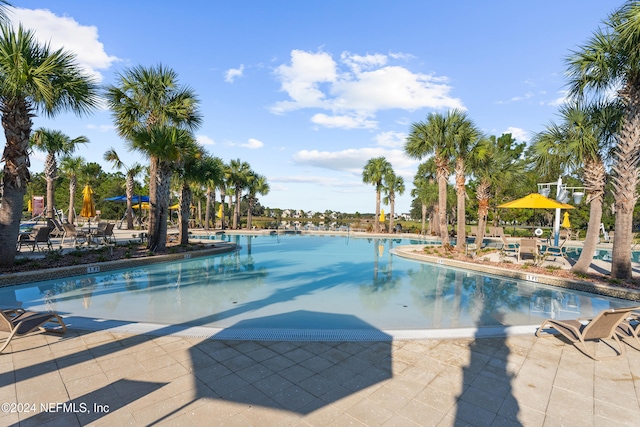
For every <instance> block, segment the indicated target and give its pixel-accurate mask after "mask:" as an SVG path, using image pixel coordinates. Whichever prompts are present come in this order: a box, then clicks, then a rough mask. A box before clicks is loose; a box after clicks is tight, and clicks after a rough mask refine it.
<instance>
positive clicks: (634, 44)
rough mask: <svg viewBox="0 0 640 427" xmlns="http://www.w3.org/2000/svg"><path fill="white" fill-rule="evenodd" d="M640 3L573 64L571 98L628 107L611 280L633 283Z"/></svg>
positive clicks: (620, 12) (617, 17)
mask: <svg viewBox="0 0 640 427" xmlns="http://www.w3.org/2000/svg"><path fill="white" fill-rule="evenodd" d="M639 15H640V2H638V1H627V2H626V3H625V4H624V5H622V6H621V7H620V8H619V9H617V10H616V11H614V12H613V13H612V14H611V15H610V16H609V17H608V19H607V20H606V21H605V22H604V25H605V28H604V29H602V28H599V29H597V30H596V31H595V32H594V34H593V35H592V37H591V38H590V39H589V40H588V41H587V43H586V44H585V45H583V46H581V47H580V48H579V49H578V50H577V51H575V52H573V53H572V54H571V55H570V56H569V58H568V59H567V64H568V75H569V82H570V94H571V95H573V96H575V97H577V98H578V99H584V98H588V97H590V96H596V97H597V96H601V97H604V98H606V97H610V96H611V94H612V93H613V94H614V95H615V96H616V98H617V100H618V101H620V102H621V104H622V105H623V120H622V127H621V129H620V131H619V132H618V134H617V139H618V144H617V148H616V153H615V164H614V166H613V170H614V172H615V175H614V177H613V186H614V193H615V209H616V217H615V218H616V220H615V233H616V238H615V240H614V241H613V254H612V262H611V277H613V278H618V279H629V278H631V277H632V270H631V241H632V237H633V209H634V207H635V203H636V199H637V196H636V191H637V185H638V165H639V164H640V156H638V151H640V138H638V137H637V135H638V132H640V61H639V60H638V59H639V58H640V20H638V19H637V17H638V16H639Z"/></svg>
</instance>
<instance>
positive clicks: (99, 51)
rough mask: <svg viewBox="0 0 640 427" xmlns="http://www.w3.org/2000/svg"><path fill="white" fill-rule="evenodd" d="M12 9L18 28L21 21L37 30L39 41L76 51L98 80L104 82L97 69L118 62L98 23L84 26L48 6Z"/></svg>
mask: <svg viewBox="0 0 640 427" xmlns="http://www.w3.org/2000/svg"><path fill="white" fill-rule="evenodd" d="M11 12H12V13H10V15H9V17H10V18H11V20H12V22H13V23H14V25H15V26H16V27H17V25H18V23H19V22H20V23H22V26H23V27H25V28H28V29H31V30H33V31H34V32H35V35H36V38H37V39H38V41H39V42H40V43H49V44H50V46H51V48H52V49H60V48H63V49H64V50H66V51H69V52H73V53H74V54H75V55H76V58H77V61H78V63H79V64H80V66H81V67H82V68H84V69H85V71H86V73H87V74H89V75H90V76H92V77H94V78H95V79H96V80H97V81H102V74H101V73H100V72H99V71H98V70H105V69H107V68H109V67H110V66H111V65H112V64H113V63H114V62H116V61H119V59H118V58H117V57H115V56H112V55H108V54H107V53H106V52H105V50H104V45H103V44H102V43H101V42H100V41H99V40H98V29H97V28H96V27H95V26H87V25H81V24H80V23H78V22H77V21H76V20H74V19H73V18H70V17H66V16H65V17H62V16H57V15H55V14H53V13H52V12H51V11H49V10H47V9H35V10H31V9H23V8H12V11H11Z"/></svg>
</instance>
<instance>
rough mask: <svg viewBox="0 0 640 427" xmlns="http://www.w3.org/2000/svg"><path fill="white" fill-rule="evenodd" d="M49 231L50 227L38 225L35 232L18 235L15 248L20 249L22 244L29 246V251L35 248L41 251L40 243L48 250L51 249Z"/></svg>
mask: <svg viewBox="0 0 640 427" xmlns="http://www.w3.org/2000/svg"><path fill="white" fill-rule="evenodd" d="M50 233H51V229H50V228H49V227H40V228H38V229H37V230H35V234H30V235H28V234H22V235H20V236H19V238H18V244H17V250H20V249H22V246H31V252H33V251H35V250H36V249H38V250H39V251H41V250H42V248H41V245H44V246H46V247H47V249H48V250H51V249H52V248H51V239H50V238H49V234H50Z"/></svg>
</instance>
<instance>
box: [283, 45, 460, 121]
mask: <svg viewBox="0 0 640 427" xmlns="http://www.w3.org/2000/svg"><path fill="white" fill-rule="evenodd" d="M400 57H402V58H406V57H407V55H402V54H394V55H393V56H391V55H389V56H386V55H382V54H367V55H364V56H363V55H355V54H352V53H349V52H344V53H342V54H341V56H340V60H341V64H342V68H341V67H340V66H339V64H338V63H337V62H336V61H335V60H334V59H333V57H332V56H331V55H330V54H329V53H326V52H318V53H312V52H305V51H301V50H293V51H292V52H291V61H290V64H283V65H280V66H279V67H277V68H276V70H275V75H276V77H277V79H278V80H279V81H280V84H281V90H282V91H283V92H286V93H287V95H288V96H289V99H288V100H285V101H280V102H277V103H276V104H275V105H273V106H272V107H271V111H272V112H273V113H275V114H283V113H286V112H287V111H293V110H298V109H304V108H317V109H323V110H328V111H331V113H332V114H331V115H328V114H319V113H317V114H315V115H313V117H312V121H313V122H314V123H316V124H320V125H323V126H328V127H342V128H347V129H351V128H354V127H372V126H375V125H377V123H376V122H375V121H374V120H371V119H372V118H374V117H375V114H376V112H377V111H380V110H388V109H404V110H408V111H414V110H417V109H420V108H432V109H449V108H458V109H465V107H464V105H463V104H462V101H461V100H460V99H458V98H453V97H451V96H450V92H451V90H452V88H451V86H449V85H448V84H447V82H448V79H447V78H446V77H437V76H434V75H431V74H423V73H414V72H412V71H410V70H408V69H407V68H405V67H401V66H398V65H390V64H389V58H391V59H396V58H400Z"/></svg>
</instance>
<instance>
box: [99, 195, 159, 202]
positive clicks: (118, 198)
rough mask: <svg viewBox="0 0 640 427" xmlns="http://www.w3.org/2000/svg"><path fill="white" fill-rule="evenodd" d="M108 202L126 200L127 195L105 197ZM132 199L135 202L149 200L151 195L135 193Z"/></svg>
mask: <svg viewBox="0 0 640 427" xmlns="http://www.w3.org/2000/svg"><path fill="white" fill-rule="evenodd" d="M104 200H106V201H108V202H126V201H127V196H115V197H109V198H106V199H104ZM131 200H133V202H134V203H139V202H149V196H139V195H137V194H134V195H133V197H132V198H131Z"/></svg>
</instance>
